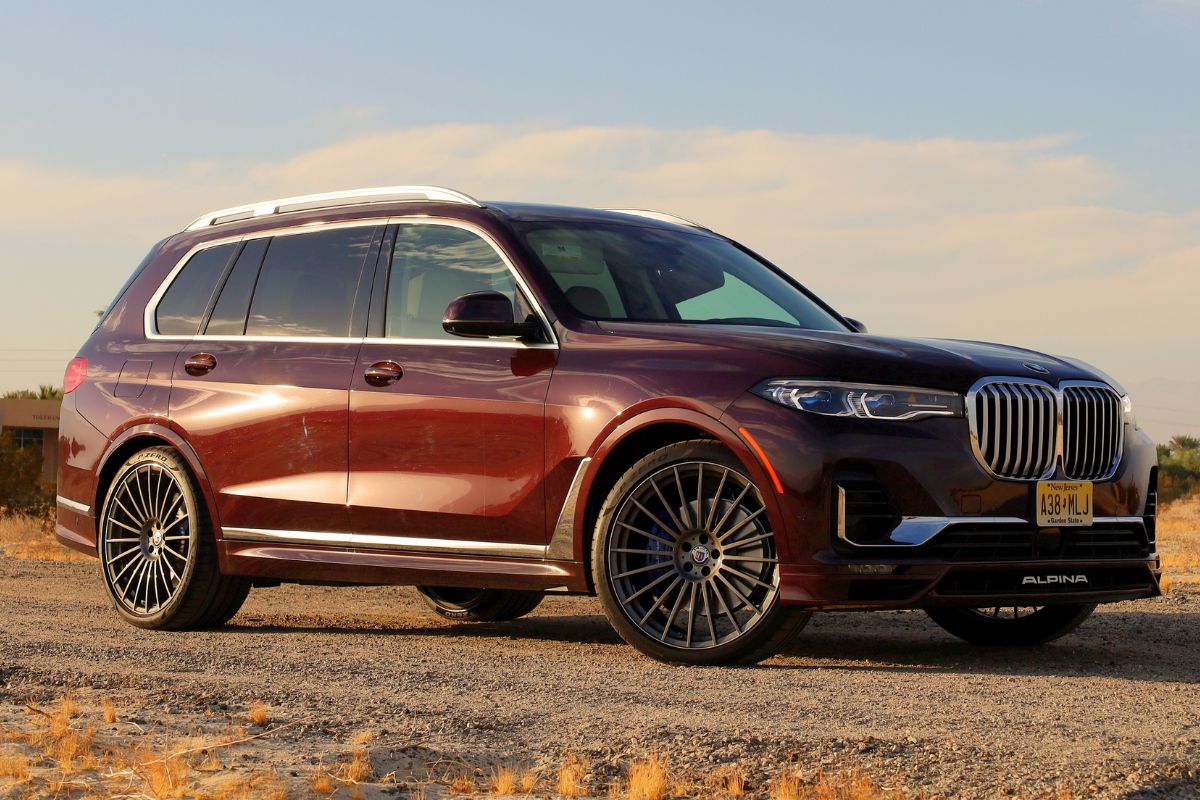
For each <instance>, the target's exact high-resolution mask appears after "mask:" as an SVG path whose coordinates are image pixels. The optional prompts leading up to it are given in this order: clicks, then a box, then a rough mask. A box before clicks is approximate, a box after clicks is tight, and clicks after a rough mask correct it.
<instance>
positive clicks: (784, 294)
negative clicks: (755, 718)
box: [58, 187, 1160, 664]
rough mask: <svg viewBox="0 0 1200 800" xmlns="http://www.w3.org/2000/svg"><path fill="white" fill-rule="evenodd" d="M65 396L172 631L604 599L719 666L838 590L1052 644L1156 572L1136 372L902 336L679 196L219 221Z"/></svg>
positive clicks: (857, 601)
mask: <svg viewBox="0 0 1200 800" xmlns="http://www.w3.org/2000/svg"><path fill="white" fill-rule="evenodd" d="M65 391H66V392H67V394H66V399H65V400H64V402H63V413H62V426H61V433H60V438H59V463H60V464H61V468H60V472H59V479H58V486H59V493H60V494H59V497H58V511H59V527H58V536H59V538H60V539H61V540H62V541H63V542H65V543H66V544H68V545H70V546H71V547H74V548H76V549H79V550H82V551H83V552H86V553H90V554H94V555H97V556H99V559H100V565H101V573H102V574H103V576H104V583H105V586H106V587H107V590H108V592H109V594H110V595H111V597H112V600H113V604H114V605H115V607H116V609H117V611H118V613H119V614H120V615H121V616H122V617H123V618H124V619H126V620H127V621H129V622H130V623H132V624H134V625H138V626H142V627H147V628H166V629H179V628H197V627H209V626H216V625H221V624H222V623H224V622H226V621H227V620H229V619H230V618H231V617H232V616H233V615H234V614H235V613H236V612H237V610H238V608H239V607H240V606H241V605H242V602H243V601H244V600H245V598H246V595H247V592H248V591H249V590H250V588H251V587H252V586H270V585H274V584H278V583H279V582H281V581H289V582H293V581H294V582H320V583H323V584H326V583H359V584H362V583H373V584H412V585H415V586H417V587H419V591H420V592H421V594H422V596H423V597H424V598H425V600H426V601H427V602H428V603H429V605H430V606H431V607H432V608H433V609H434V610H435V611H436V612H437V613H439V614H441V615H443V616H445V617H448V618H452V619H462V620H476V621H480V620H489V621H495V620H505V619H512V618H515V617H518V616H520V615H522V614H525V613H528V612H529V611H530V610H532V609H533V608H534V607H535V606H537V604H538V603H539V602H540V600H541V598H542V597H543V596H544V595H545V594H546V593H547V592H567V593H595V594H598V595H599V596H600V599H601V602H602V603H603V606H604V610H605V612H606V613H607V615H608V617H609V619H610V620H611V622H612V624H613V625H614V627H616V629H617V630H618V631H619V632H620V634H621V635H622V636H623V637H624V638H625V639H626V640H627V641H628V642H629V643H630V644H632V645H634V646H635V647H637V648H639V649H640V650H642V651H643V652H645V653H648V654H650V655H651V656H654V657H655V658H659V659H663V660H666V661H674V662H684V663H696V664H701V663H703V664H713V663H733V662H752V661H755V660H758V659H762V658H764V657H766V656H768V655H770V654H771V653H772V652H773V651H775V650H776V648H778V647H779V646H780V645H781V644H782V643H783V642H785V641H786V640H787V639H789V638H790V637H791V636H793V635H794V634H795V633H796V632H797V631H798V630H799V629H800V628H801V627H802V626H803V625H804V623H805V622H806V621H807V620H808V618H809V616H810V614H811V612H812V611H814V610H841V609H883V608H923V609H926V610H927V611H928V613H929V615H930V616H931V617H933V619H934V620H935V621H936V622H937V623H938V624H939V625H941V626H943V627H944V628H945V629H947V630H948V631H950V632H951V633H953V634H955V635H957V636H960V637H962V638H964V639H966V640H968V641H972V642H983V643H1003V644H1034V643H1039V642H1045V641H1048V640H1051V639H1054V638H1056V637H1058V636H1061V635H1063V634H1065V633H1066V632H1068V631H1070V630H1071V629H1073V628H1074V627H1075V626H1076V625H1078V624H1079V623H1080V622H1081V621H1083V620H1084V619H1085V618H1086V617H1087V616H1088V614H1090V613H1091V611H1092V609H1093V608H1094V607H1095V604H1096V603H1100V602H1111V601H1116V600H1125V599H1131V598H1138V597H1149V596H1153V595H1156V594H1157V593H1158V591H1159V588H1158V578H1159V574H1160V566H1159V560H1158V558H1157V556H1156V548H1155V542H1154V508H1155V472H1156V466H1155V450H1154V447H1153V445H1152V444H1151V442H1150V440H1149V438H1148V437H1147V436H1146V434H1145V433H1144V432H1142V431H1141V430H1140V429H1139V428H1138V427H1137V423H1136V421H1135V419H1134V416H1133V410H1132V406H1131V404H1130V401H1129V398H1128V396H1126V394H1125V392H1124V390H1123V389H1122V388H1121V387H1120V385H1119V384H1117V383H1116V381H1114V380H1112V379H1111V378H1109V377H1108V376H1107V375H1104V374H1103V373H1101V372H1099V371H1097V370H1095V369H1093V368H1091V367H1089V366H1087V365H1086V364H1082V363H1080V362H1078V361H1076V360H1074V359H1070V358H1065V357H1062V356H1048V355H1045V354H1043V353H1037V352H1032V351H1029V350H1022V349H1017V348H1013V347H1005V346H1001V345H994V344H984V343H980V342H965V341H947V340H914V339H894V338H889V337H882V336H870V335H868V334H867V333H866V332H865V330H864V328H863V327H862V325H860V324H859V323H857V322H855V321H853V320H851V319H848V318H846V317H842V316H840V315H839V314H838V313H837V312H836V311H834V310H833V309H832V308H830V307H829V306H828V305H826V304H825V303H823V302H822V301H821V300H820V299H819V298H817V297H815V296H813V295H812V294H811V293H810V292H808V291H807V290H806V289H805V288H804V287H803V286H801V285H800V284H798V283H797V282H796V281H795V280H793V279H792V278H791V277H790V276H789V275H788V274H787V273H785V272H783V271H782V270H780V269H778V268H776V267H774V266H772V265H771V264H769V263H767V262H766V261H765V260H763V259H762V258H760V257H759V256H757V255H755V254H754V253H753V252H751V251H750V250H748V249H747V248H745V247H743V246H742V245H740V244H738V243H737V242H734V241H731V240H729V239H727V238H725V237H723V236H721V235H719V234H716V233H713V232H712V231H709V230H707V229H705V228H702V227H700V226H698V225H695V224H693V223H690V222H688V221H686V220H683V219H679V218H676V217H672V216H669V215H666V214H662V213H658V212H650V211H597V210H590V209H578V208H560V207H552V206H537V205H524V204H513V203H486V204H485V203H481V202H478V201H476V200H473V199H472V198H470V197H467V196H466V195H463V194H460V193H458V192H454V191H450V190H447V189H438V188H435V187H393V188H387V189H373V190H365V191H358V192H338V193H333V194H325V195H314V196H308V197H297V198H289V199H285V200H277V201H272V202H267V203H259V204H255V205H249V206H244V207H239V208H232V209H227V210H224V211H218V212H214V213H212V214H207V215H205V216H203V217H201V218H200V219H198V220H196V221H195V222H193V223H192V224H191V225H189V226H188V227H187V229H186V230H184V231H183V232H182V233H178V234H175V235H173V236H171V237H169V238H167V239H165V240H163V241H162V242H160V243H158V244H157V245H155V246H154V248H153V249H152V250H151V251H150V253H149V255H147V256H146V258H145V260H144V261H143V262H142V264H141V265H140V266H139V267H138V268H137V270H136V271H135V272H134V274H133V277H131V278H130V279H129V282H128V283H127V284H126V286H125V287H124V288H123V289H122V290H121V291H120V293H119V294H118V295H117V298H116V300H114V302H113V303H112V305H111V306H110V308H109V309H108V311H107V313H105V315H104V317H103V319H102V321H101V322H100V324H99V325H98V326H97V328H96V330H95V332H94V333H93V334H92V336H91V338H90V339H89V340H88V342H87V343H86V344H85V345H84V346H83V348H82V349H81V350H80V352H79V355H78V357H77V358H76V359H74V360H73V361H72V362H71V364H70V366H69V367H68V370H67V376H66V385H65Z"/></svg>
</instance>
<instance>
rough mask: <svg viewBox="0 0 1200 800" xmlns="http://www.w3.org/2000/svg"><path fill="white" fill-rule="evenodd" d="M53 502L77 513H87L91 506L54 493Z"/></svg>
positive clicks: (89, 511)
mask: <svg viewBox="0 0 1200 800" xmlns="http://www.w3.org/2000/svg"><path fill="white" fill-rule="evenodd" d="M54 502H56V503H58V505H60V506H62V507H63V508H66V509H70V510H71V511H74V512H76V513H78V514H89V513H91V510H92V507H91V506H89V505H84V504H83V503H77V502H75V501H74V500H71V499H69V498H66V497H63V496H62V495H61V494H56V495H54Z"/></svg>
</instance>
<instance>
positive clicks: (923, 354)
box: [601, 322, 1124, 392]
mask: <svg viewBox="0 0 1200 800" xmlns="http://www.w3.org/2000/svg"><path fill="white" fill-rule="evenodd" d="M601 325H602V327H603V328H604V329H605V330H607V331H608V332H609V333H614V334H618V335H623V336H631V337H635V338H648V339H654V340H659V341H676V342H687V343H690V344H697V345H706V346H711V347H713V348H726V349H732V350H737V351H743V350H748V351H752V352H754V353H756V354H758V356H759V357H760V360H761V361H763V362H764V363H763V368H764V369H770V370H773V371H774V372H780V370H788V371H789V374H791V375H794V376H796V377H821V378H831V379H837V380H852V381H874V382H877V383H887V384H900V385H911V386H925V387H929V388H934V389H952V390H955V391H966V390H967V389H969V388H970V387H971V385H972V384H974V383H975V382H976V381H977V380H979V379H980V378H983V377H987V376H1010V377H1020V378H1036V379H1039V380H1044V381H1046V382H1047V383H1050V384H1057V383H1059V382H1060V381H1064V380H1095V381H1103V382H1105V383H1108V384H1109V385H1111V386H1112V387H1113V388H1114V389H1117V390H1118V391H1121V392H1123V391H1124V390H1123V389H1122V388H1121V386H1120V385H1119V384H1118V383H1117V382H1116V381H1115V380H1113V379H1112V378H1111V377H1109V376H1108V375H1106V374H1104V373H1103V372H1101V371H1100V370H1097V369H1095V368H1094V367H1091V366H1090V365H1088V364H1085V363H1083V362H1081V361H1079V360H1077V359H1073V358H1068V357H1065V356H1052V355H1049V354H1047V353H1041V352H1038V351H1036V350H1028V349H1025V348H1022V347H1012V346H1010V345H1003V344H992V343H990V342H973V341H965V340H959V339H907V338H898V337H892V336H875V335H871V334H863V333H849V332H847V333H841V332H833V331H809V330H795V329H791V328H769V327H748V326H731V325H696V324H674V323H653V324H647V323H625V322H604V323H601ZM739 359H743V360H744V359H745V356H743V355H739ZM781 361H782V362H784V363H780V362H781ZM1039 367H1040V368H1041V369H1040V370H1039V369H1038V368H1039ZM1041 370H1045V372H1042V371H1041ZM764 377H787V375H785V374H784V373H782V372H780V374H778V375H775V374H772V375H767V376H764Z"/></svg>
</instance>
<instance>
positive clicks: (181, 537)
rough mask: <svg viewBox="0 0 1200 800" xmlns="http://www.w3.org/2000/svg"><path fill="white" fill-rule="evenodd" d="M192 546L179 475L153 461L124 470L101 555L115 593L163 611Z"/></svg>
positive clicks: (135, 608) (132, 608) (132, 607)
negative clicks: (174, 474)
mask: <svg viewBox="0 0 1200 800" xmlns="http://www.w3.org/2000/svg"><path fill="white" fill-rule="evenodd" d="M193 549H194V548H193V545H192V530H191V517H190V516H189V515H188V509H187V504H186V503H185V502H184V496H183V488H182V487H181V486H180V485H179V482H178V481H176V480H175V477H174V476H173V475H172V474H171V473H170V472H169V471H168V470H167V469H166V467H164V466H163V465H161V464H158V463H155V462H152V461H146V462H143V463H141V464H138V465H137V466H135V467H134V468H133V469H130V470H128V471H127V472H125V474H124V475H123V476H122V477H121V480H120V481H119V482H118V483H117V484H116V486H115V487H114V488H113V490H112V495H111V500H110V504H109V508H108V513H107V514H106V515H105V518H104V553H103V554H102V561H103V564H104V573H105V577H106V578H107V580H108V584H109V586H110V587H112V593H113V597H114V599H116V601H117V602H118V603H120V604H121V605H122V606H124V607H125V609H126V610H127V611H129V612H130V613H131V614H139V615H150V614H154V613H155V612H157V611H159V610H160V609H162V608H163V607H164V606H165V605H166V604H167V603H169V602H170V601H171V599H172V598H174V597H175V595H176V594H177V593H178V592H179V587H180V586H181V585H182V583H183V576H184V575H186V574H187V572H188V567H189V562H190V560H191V557H192V551H193Z"/></svg>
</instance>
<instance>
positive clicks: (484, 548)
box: [222, 528, 546, 558]
mask: <svg viewBox="0 0 1200 800" xmlns="http://www.w3.org/2000/svg"><path fill="white" fill-rule="evenodd" d="M222 538H223V539H225V540H226V541H235V542H273V543H276V544H323V545H329V546H332V547H354V548H359V547H361V548H368V549H372V550H404V551H408V552H417V553H453V554H458V555H476V556H518V557H522V558H544V557H545V555H546V548H545V546H543V545H540V544H511V543H507V542H471V541H462V540H459V539H432V538H426V537H421V536H381V535H377V534H362V533H332V532H329V533H327V532H324V531H284V530H273V529H267V528H222Z"/></svg>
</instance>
